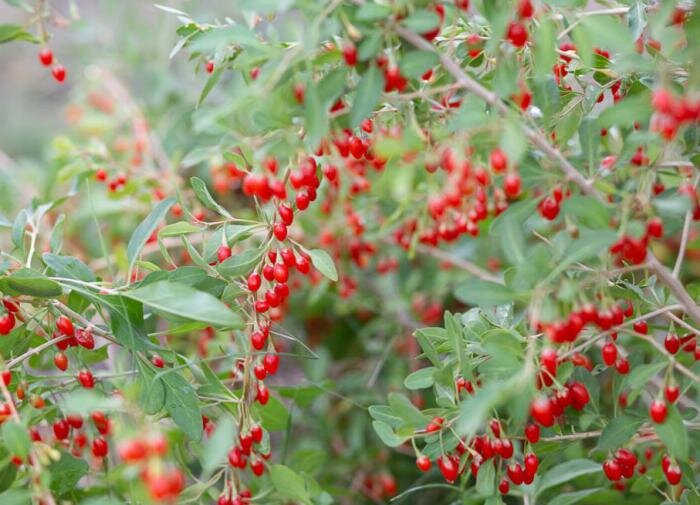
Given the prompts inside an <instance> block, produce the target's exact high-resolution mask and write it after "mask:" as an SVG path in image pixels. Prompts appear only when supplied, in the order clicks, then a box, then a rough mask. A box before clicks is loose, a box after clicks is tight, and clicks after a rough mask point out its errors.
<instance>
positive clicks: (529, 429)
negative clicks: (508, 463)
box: [513, 424, 540, 484]
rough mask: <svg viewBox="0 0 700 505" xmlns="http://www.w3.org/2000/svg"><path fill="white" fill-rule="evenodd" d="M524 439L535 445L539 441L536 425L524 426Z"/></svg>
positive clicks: (538, 431) (538, 430)
mask: <svg viewBox="0 0 700 505" xmlns="http://www.w3.org/2000/svg"><path fill="white" fill-rule="evenodd" d="M525 437H526V438H527V440H528V442H530V443H531V444H536V443H537V442H538V441H539V440H540V427H539V426H537V425H536V424H528V425H527V426H525ZM513 484H515V482H514V483H513Z"/></svg>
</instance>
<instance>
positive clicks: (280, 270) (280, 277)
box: [273, 263, 289, 284]
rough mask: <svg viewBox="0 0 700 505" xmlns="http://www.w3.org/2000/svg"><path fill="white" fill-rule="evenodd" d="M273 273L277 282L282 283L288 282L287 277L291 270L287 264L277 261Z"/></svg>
mask: <svg viewBox="0 0 700 505" xmlns="http://www.w3.org/2000/svg"><path fill="white" fill-rule="evenodd" d="M273 274H274V277H275V280H276V281H277V282H279V283H281V284H283V283H285V282H287V278H288V277H289V270H288V269H287V265H285V264H284V263H277V264H276V265H275V268H274V270H273Z"/></svg>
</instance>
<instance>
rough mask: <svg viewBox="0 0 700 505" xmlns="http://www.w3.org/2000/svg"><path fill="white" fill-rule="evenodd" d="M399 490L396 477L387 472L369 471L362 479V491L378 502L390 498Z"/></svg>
mask: <svg viewBox="0 0 700 505" xmlns="http://www.w3.org/2000/svg"><path fill="white" fill-rule="evenodd" d="M397 490H398V486H397V484H396V478H395V477H394V476H393V475H391V474H390V473H387V472H381V473H369V472H368V473H367V474H366V475H365V477H364V478H363V479H362V491H363V492H364V493H365V494H366V495H367V496H368V497H370V498H371V499H372V500H374V501H376V502H382V501H384V500H388V499H390V498H391V497H392V496H395V495H396V491H397Z"/></svg>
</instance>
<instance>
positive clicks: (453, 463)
mask: <svg viewBox="0 0 700 505" xmlns="http://www.w3.org/2000/svg"><path fill="white" fill-rule="evenodd" d="M437 464H438V467H439V468H440V472H441V473H442V476H443V477H444V478H445V480H446V481H447V482H450V483H452V482H454V481H455V480H456V479H457V476H458V475H459V461H458V460H456V459H454V458H452V457H450V456H447V455H445V454H443V455H442V456H440V457H439V458H438V460H437Z"/></svg>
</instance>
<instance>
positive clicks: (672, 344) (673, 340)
mask: <svg viewBox="0 0 700 505" xmlns="http://www.w3.org/2000/svg"><path fill="white" fill-rule="evenodd" d="M664 347H665V348H666V350H667V351H668V352H670V353H671V354H676V353H677V352H678V349H680V347H681V341H680V339H679V338H678V336H676V335H674V334H672V333H669V334H668V335H666V338H665V339H664Z"/></svg>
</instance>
